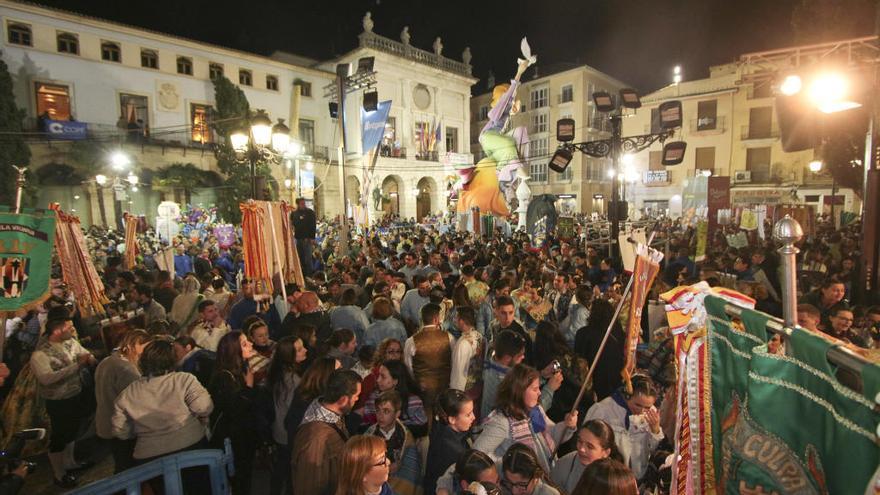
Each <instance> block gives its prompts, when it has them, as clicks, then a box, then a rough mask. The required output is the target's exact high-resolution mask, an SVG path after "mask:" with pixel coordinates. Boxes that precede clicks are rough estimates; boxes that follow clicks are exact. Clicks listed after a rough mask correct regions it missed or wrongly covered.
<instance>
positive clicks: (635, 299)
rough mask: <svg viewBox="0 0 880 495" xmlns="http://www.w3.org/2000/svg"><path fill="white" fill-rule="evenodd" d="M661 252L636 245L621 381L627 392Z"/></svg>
mask: <svg viewBox="0 0 880 495" xmlns="http://www.w3.org/2000/svg"><path fill="white" fill-rule="evenodd" d="M661 260H663V253H661V252H659V251H657V250H656V249H651V248H650V247H648V246H646V245H644V244H639V245H638V246H637V247H636V266H635V268H634V269H633V274H632V276H633V284H632V292H631V294H632V295H631V296H630V300H629V320H627V322H628V323H627V329H626V345H625V346H624V352H626V356H625V357H624V359H625V361H624V365H623V369H622V370H621V371H620V374H621V376H623V383H624V386H625V387H626V391H627V393H632V382H631V381H630V379H631V378H632V374H633V372H634V371H635V368H636V346H638V344H639V335H641V333H642V310H643V309H644V308H645V301H646V300H647V298H648V291H649V290H650V289H651V284H653V283H654V278H656V277H657V273H659V272H660V261H661Z"/></svg>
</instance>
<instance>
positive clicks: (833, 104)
mask: <svg viewBox="0 0 880 495" xmlns="http://www.w3.org/2000/svg"><path fill="white" fill-rule="evenodd" d="M848 92H849V81H848V80H847V79H846V77H844V76H843V75H842V74H839V73H834V72H831V73H826V74H820V75H819V76H818V77H816V79H814V80H813V81H812V82H811V83H810V87H809V89H808V93H807V96H808V97H809V99H810V101H811V102H812V103H813V104H814V105H815V106H816V108H818V109H819V111H821V112H823V113H835V112H842V111H844V110H851V109H853V108H858V107H860V106H862V104H861V103H858V102H855V101H851V100H849V99H847V96H848Z"/></svg>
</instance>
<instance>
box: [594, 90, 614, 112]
mask: <svg viewBox="0 0 880 495" xmlns="http://www.w3.org/2000/svg"><path fill="white" fill-rule="evenodd" d="M593 103H595V104H596V110H597V111H599V112H603V113H606V112H610V111H612V110H614V98H613V97H612V96H611V94H610V93H608V92H607V91H596V92H595V93H593Z"/></svg>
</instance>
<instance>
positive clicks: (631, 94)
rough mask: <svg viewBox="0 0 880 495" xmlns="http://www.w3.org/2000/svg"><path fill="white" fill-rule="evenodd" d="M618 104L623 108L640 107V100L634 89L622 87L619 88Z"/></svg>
mask: <svg viewBox="0 0 880 495" xmlns="http://www.w3.org/2000/svg"><path fill="white" fill-rule="evenodd" d="M620 104H621V105H622V106H623V107H625V108H641V106H642V100H641V99H640V98H639V94H638V93H637V92H636V90H634V89H632V88H623V89H621V90H620Z"/></svg>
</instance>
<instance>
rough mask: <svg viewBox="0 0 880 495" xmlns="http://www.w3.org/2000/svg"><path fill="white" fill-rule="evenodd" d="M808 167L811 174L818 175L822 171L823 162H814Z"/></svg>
mask: <svg viewBox="0 0 880 495" xmlns="http://www.w3.org/2000/svg"><path fill="white" fill-rule="evenodd" d="M808 167H810V172H813V173H814V174H817V173H819V171H820V170H822V160H813V161H811V162H810V164H809V165H808Z"/></svg>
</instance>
